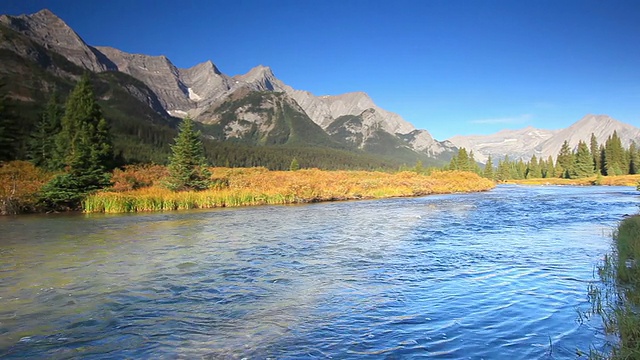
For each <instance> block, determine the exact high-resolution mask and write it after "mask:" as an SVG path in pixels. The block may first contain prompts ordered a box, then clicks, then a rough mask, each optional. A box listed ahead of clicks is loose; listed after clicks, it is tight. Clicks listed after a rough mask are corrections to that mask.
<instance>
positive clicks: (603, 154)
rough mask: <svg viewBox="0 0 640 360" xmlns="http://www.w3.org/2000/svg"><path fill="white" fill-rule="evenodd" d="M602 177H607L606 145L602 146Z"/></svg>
mask: <svg viewBox="0 0 640 360" xmlns="http://www.w3.org/2000/svg"><path fill="white" fill-rule="evenodd" d="M599 152H600V175H607V169H606V165H605V162H606V159H605V157H606V151H605V149H604V145H602V144H600V150H599Z"/></svg>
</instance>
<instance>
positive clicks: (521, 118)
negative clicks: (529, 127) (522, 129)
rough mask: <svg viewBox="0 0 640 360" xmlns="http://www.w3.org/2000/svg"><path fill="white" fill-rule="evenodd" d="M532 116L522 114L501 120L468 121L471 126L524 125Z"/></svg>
mask: <svg viewBox="0 0 640 360" xmlns="http://www.w3.org/2000/svg"><path fill="white" fill-rule="evenodd" d="M532 118H533V115H531V114H522V115H517V116H511V117H503V118H490V119H478V120H471V121H469V122H470V123H472V124H524V123H526V122H528V121H529V120H531V119H532Z"/></svg>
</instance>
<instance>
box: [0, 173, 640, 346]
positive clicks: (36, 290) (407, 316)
mask: <svg viewBox="0 0 640 360" xmlns="http://www.w3.org/2000/svg"><path fill="white" fill-rule="evenodd" d="M639 203H640V201H639V197H638V195H637V192H636V191H635V189H632V188H629V187H521V186H498V187H497V188H496V189H495V190H493V191H491V192H487V193H478V194H461V195H442V196H429V197H423V198H407V199H389V200H376V201H356V202H337V203H321V204H311V205H303V206H264V207H254V208H239V209H219V210H208V211H186V212H170V213H151V214H134V215H79V214H76V215H54V216H51V215H49V216H22V217H15V218H2V219H0V260H1V262H0V358H8V359H13V358H30V359H31V358H48V359H49V358H52V359H56V358H83V359H106V358H213V359H218V358H223V359H227V358H228V359H236V358H247V359H265V358H277V359H299V358H311V359H324V358H333V359H345V358H358V359H367V358H371V359H379V358H390V359H393V358H421V357H434V358H443V359H444V358H447V359H482V358H485V359H503V358H509V359H539V358H549V359H564V358H567V359H575V358H577V357H578V355H577V352H576V351H577V350H582V351H588V350H589V348H590V347H595V348H602V346H603V343H604V340H605V336H604V335H603V331H602V325H601V321H600V320H599V319H595V318H592V319H591V320H589V321H578V318H579V316H578V312H579V311H581V310H586V309H588V308H589V304H588V302H587V285H588V283H589V281H591V280H592V279H593V269H594V266H595V264H597V262H598V261H599V260H600V259H602V257H603V255H604V254H605V253H606V252H607V251H608V250H609V249H610V246H611V232H612V230H613V229H614V227H615V225H616V224H617V222H618V221H619V220H620V219H621V218H622V216H623V215H624V214H631V213H636V212H637V207H638V204H639Z"/></svg>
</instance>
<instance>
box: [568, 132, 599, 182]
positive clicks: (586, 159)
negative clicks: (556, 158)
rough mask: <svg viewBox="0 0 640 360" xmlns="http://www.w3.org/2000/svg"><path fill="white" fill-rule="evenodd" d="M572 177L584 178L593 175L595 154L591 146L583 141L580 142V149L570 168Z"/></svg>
mask: <svg viewBox="0 0 640 360" xmlns="http://www.w3.org/2000/svg"><path fill="white" fill-rule="evenodd" d="M570 171H571V172H570V176H571V178H583V177H588V176H591V175H593V173H594V168H593V156H592V155H591V152H590V151H589V147H587V144H586V143H585V142H583V141H580V142H579V143H578V150H577V151H576V155H575V162H574V163H573V166H572V167H571V170H570Z"/></svg>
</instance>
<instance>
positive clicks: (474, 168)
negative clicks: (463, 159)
mask: <svg viewBox="0 0 640 360" xmlns="http://www.w3.org/2000/svg"><path fill="white" fill-rule="evenodd" d="M469 168H470V171H472V172H474V173H476V174H478V175H482V169H481V168H480V165H478V163H477V162H476V158H475V156H474V155H473V150H471V151H469Z"/></svg>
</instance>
